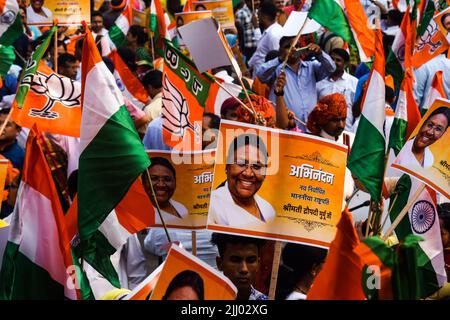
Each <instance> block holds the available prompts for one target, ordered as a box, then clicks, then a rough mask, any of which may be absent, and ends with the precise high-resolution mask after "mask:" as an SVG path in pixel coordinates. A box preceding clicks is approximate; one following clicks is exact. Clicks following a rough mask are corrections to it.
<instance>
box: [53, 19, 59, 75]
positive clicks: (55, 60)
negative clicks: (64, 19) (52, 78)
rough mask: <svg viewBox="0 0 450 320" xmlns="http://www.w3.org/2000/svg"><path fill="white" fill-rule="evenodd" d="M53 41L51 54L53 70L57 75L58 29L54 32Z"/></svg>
mask: <svg viewBox="0 0 450 320" xmlns="http://www.w3.org/2000/svg"><path fill="white" fill-rule="evenodd" d="M54 37H55V40H54V48H53V50H54V54H53V64H54V66H55V67H54V70H55V72H56V73H58V28H56V30H55V34H54Z"/></svg>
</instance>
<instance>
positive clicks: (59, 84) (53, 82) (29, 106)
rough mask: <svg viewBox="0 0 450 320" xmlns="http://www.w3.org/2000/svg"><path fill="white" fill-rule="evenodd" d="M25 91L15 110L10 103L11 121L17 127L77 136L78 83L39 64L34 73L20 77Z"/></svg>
mask: <svg viewBox="0 0 450 320" xmlns="http://www.w3.org/2000/svg"><path fill="white" fill-rule="evenodd" d="M21 85H26V86H28V87H29V90H28V91H27V92H26V96H25V97H24V99H23V103H22V106H21V107H19V104H18V103H17V99H16V100H15V101H14V104H13V112H12V118H13V120H14V121H15V122H16V123H17V124H18V125H20V126H22V127H25V128H31V127H32V126H33V124H35V123H37V124H38V125H39V128H40V129H41V130H42V131H44V132H51V133H55V134H63V135H67V136H73V137H79V136H80V125H81V83H80V82H77V81H74V80H72V79H70V78H67V77H64V76H61V75H59V74H57V73H56V72H54V71H53V70H52V69H50V68H49V67H47V66H46V65H45V64H44V63H43V62H41V63H40V64H39V67H38V68H37V72H36V73H35V74H27V75H25V76H24V77H23V79H22V81H21Z"/></svg>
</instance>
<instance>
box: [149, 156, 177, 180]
mask: <svg viewBox="0 0 450 320" xmlns="http://www.w3.org/2000/svg"><path fill="white" fill-rule="evenodd" d="M150 162H151V163H150V165H149V166H148V168H149V169H150V168H151V167H153V166H156V165H160V166H163V167H166V168H167V169H169V170H170V171H171V172H172V173H173V177H174V178H176V171H175V168H174V167H173V165H172V164H171V163H170V161H169V160H167V159H166V158H163V157H152V158H150Z"/></svg>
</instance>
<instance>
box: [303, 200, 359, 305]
mask: <svg viewBox="0 0 450 320" xmlns="http://www.w3.org/2000/svg"><path fill="white" fill-rule="evenodd" d="M359 243H360V241H359V238H358V235H357V234H356V230H355V228H354V227H353V221H352V216H351V214H350V212H349V211H348V208H346V209H345V210H344V211H343V212H342V216H341V219H340V220H339V223H338V225H337V233H336V237H335V238H334V240H333V242H331V246H330V250H329V251H328V256H327V259H326V261H325V264H324V266H323V268H322V270H321V271H320V273H319V274H318V275H317V277H316V279H315V280H314V282H313V284H312V286H311V289H310V290H309V292H308V295H307V299H308V300H365V299H366V297H365V295H364V292H363V289H362V286H361V281H362V274H361V272H362V269H363V263H362V261H361V259H360V257H359V255H357V254H356V253H355V252H354V251H353V250H354V249H355V248H356V247H357V246H358V245H359Z"/></svg>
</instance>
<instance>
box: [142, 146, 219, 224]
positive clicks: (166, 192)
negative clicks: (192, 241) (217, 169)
mask: <svg viewBox="0 0 450 320" xmlns="http://www.w3.org/2000/svg"><path fill="white" fill-rule="evenodd" d="M147 154H148V156H149V157H150V161H151V164H150V167H149V170H148V171H149V174H150V180H151V182H152V186H153V190H154V192H155V195H156V201H155V199H154V198H153V197H152V196H151V200H152V204H153V208H154V212H155V226H157V227H162V221H161V218H160V216H159V214H158V211H157V207H156V202H157V203H158V205H159V208H160V212H161V216H162V218H163V220H164V223H165V224H166V226H167V227H170V228H179V229H204V228H205V227H206V219H207V216H208V207H209V197H210V193H211V186H212V179H213V170H214V157H215V151H214V150H205V151H192V152H183V153H181V152H178V151H173V152H171V151H154V150H152V151H147ZM142 182H143V185H144V189H145V190H146V191H147V193H148V194H149V195H151V194H152V191H151V186H150V184H149V183H148V178H147V177H146V175H143V178H142Z"/></svg>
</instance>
